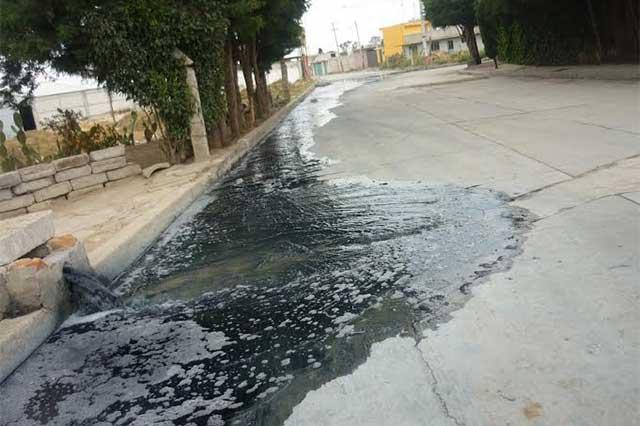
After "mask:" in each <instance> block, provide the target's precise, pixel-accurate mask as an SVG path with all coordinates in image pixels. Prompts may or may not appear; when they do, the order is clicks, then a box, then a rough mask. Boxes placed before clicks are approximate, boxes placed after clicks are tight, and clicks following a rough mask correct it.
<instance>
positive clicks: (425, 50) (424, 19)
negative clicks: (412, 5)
mask: <svg viewBox="0 0 640 426" xmlns="http://www.w3.org/2000/svg"><path fill="white" fill-rule="evenodd" d="M420 21H422V54H423V55H424V64H425V65H427V64H428V63H429V46H428V44H427V12H426V10H425V7H424V3H422V2H420Z"/></svg>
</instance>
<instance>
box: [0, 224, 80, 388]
mask: <svg viewBox="0 0 640 426" xmlns="http://www.w3.org/2000/svg"><path fill="white" fill-rule="evenodd" d="M54 235H55V229H54V224H53V213H52V212H51V211H46V212H39V213H34V214H29V215H24V216H20V217H15V218H12V219H8V220H4V221H0V383H2V381H3V380H4V379H5V378H6V377H7V376H8V375H9V374H11V372H12V371H13V370H14V369H15V368H16V367H18V366H19V365H20V364H21V363H22V362H23V361H24V360H25V359H26V358H27V357H28V356H29V355H30V354H31V353H32V352H33V351H34V350H35V349H36V348H37V347H38V346H39V345H40V344H42V342H43V341H44V340H46V338H47V337H48V336H49V335H50V334H51V333H53V332H54V330H55V329H56V328H57V327H58V325H59V324H61V323H62V321H64V320H65V319H66V318H67V317H68V315H69V314H70V313H71V310H72V301H71V297H70V291H69V290H70V289H69V287H68V284H67V282H66V281H65V279H64V276H63V271H62V268H63V267H64V266H65V265H69V266H71V267H73V268H74V269H76V270H78V271H81V272H90V271H92V269H91V265H90V264H89V259H88V258H87V253H86V250H85V249H84V246H83V244H82V243H81V242H80V241H78V240H77V239H76V238H75V237H73V236H72V235H62V236H54Z"/></svg>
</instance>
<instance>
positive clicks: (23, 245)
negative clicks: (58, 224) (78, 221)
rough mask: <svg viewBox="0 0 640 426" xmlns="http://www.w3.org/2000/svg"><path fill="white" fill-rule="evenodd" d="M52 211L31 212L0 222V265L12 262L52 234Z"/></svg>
mask: <svg viewBox="0 0 640 426" xmlns="http://www.w3.org/2000/svg"><path fill="white" fill-rule="evenodd" d="M53 232H54V225H53V213H52V212H51V211H46V212H39V213H31V214H27V215H23V216H20V217H15V218H12V219H7V220H3V221H2V222H0V266H2V265H6V264H8V263H11V262H13V261H14V260H16V259H18V258H19V257H21V256H24V255H25V254H26V253H29V252H30V251H31V250H33V249H34V248H36V247H38V246H39V245H41V244H44V243H45V242H46V241H47V240H49V238H51V237H52V236H53Z"/></svg>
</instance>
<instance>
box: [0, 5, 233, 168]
mask: <svg viewBox="0 0 640 426" xmlns="http://www.w3.org/2000/svg"><path fill="white" fill-rule="evenodd" d="M219 10H220V7H219V5H218V4H217V3H215V2H211V1H206V0H187V1H177V0H140V1H136V2H123V1H119V0H107V1H97V0H70V1H65V2H51V1H47V0H15V1H12V2H3V13H2V14H0V25H1V26H2V28H3V37H2V41H1V42H0V57H1V58H2V60H1V61H0V72H2V73H3V74H4V78H3V82H2V84H3V87H2V90H3V95H5V96H4V98H5V99H7V100H11V99H10V98H11V97H12V96H13V97H14V95H15V94H16V93H18V92H20V91H21V90H22V87H27V88H30V87H33V85H34V84H35V77H36V76H37V73H38V72H42V70H44V69H45V68H51V69H53V70H55V71H60V72H65V73H70V74H80V75H83V76H86V77H92V78H95V79H97V80H98V82H99V83H101V84H102V85H104V86H106V88H107V89H108V90H109V91H114V92H120V93H123V94H125V95H126V96H127V97H128V98H129V99H131V100H133V101H135V102H136V103H137V104H139V105H140V106H142V107H144V108H147V109H148V110H150V111H151V112H152V113H153V114H154V115H155V116H156V118H157V119H158V121H159V122H161V123H162V124H163V126H160V128H161V130H162V131H163V133H164V136H165V138H163V140H164V141H165V142H166V145H163V147H164V148H165V153H166V154H167V156H168V157H169V158H170V159H171V160H172V161H180V160H182V159H184V158H185V156H186V155H188V148H189V144H187V143H186V142H187V141H188V140H189V121H190V117H191V114H192V112H193V107H194V106H193V100H192V99H191V98H190V94H189V90H188V88H187V86H186V81H185V70H184V67H183V65H182V63H180V61H178V60H177V59H176V58H175V57H174V56H173V52H174V50H175V49H179V50H181V51H183V52H184V53H185V54H186V55H187V56H188V57H190V58H191V59H192V60H193V61H194V68H195V71H196V74H197V76H198V80H199V81H198V83H199V88H200V91H201V96H200V97H201V99H202V107H203V115H204V118H205V123H206V124H207V130H209V129H210V128H212V126H214V125H215V123H216V122H217V118H218V117H219V115H220V114H221V113H223V112H224V110H223V109H222V108H221V105H220V104H221V102H220V99H221V98H222V92H221V81H222V80H221V78H220V76H221V73H222V67H221V65H220V63H219V60H220V58H221V57H222V43H223V42H224V34H225V32H226V26H227V20H226V19H225V17H224V16H223V15H222V14H221V13H220V11H219ZM5 30H9V31H8V32H7V34H6V37H5V34H4V31H5ZM7 71H9V72H7Z"/></svg>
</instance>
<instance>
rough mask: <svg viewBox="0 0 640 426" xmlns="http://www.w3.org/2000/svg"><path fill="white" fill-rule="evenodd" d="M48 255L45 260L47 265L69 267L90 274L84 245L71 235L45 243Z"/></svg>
mask: <svg viewBox="0 0 640 426" xmlns="http://www.w3.org/2000/svg"><path fill="white" fill-rule="evenodd" d="M47 248H48V249H49V250H50V254H49V255H48V256H47V257H46V258H45V261H46V262H47V263H49V264H54V263H60V264H62V265H69V266H70V267H72V268H73V269H75V270H77V271H82V272H92V271H93V269H92V268H91V264H90V263H89V258H88V256H87V251H86V250H85V248H84V244H82V243H81V242H80V241H78V239H77V238H75V237H74V236H73V235H71V234H66V235H60V236H57V237H53V238H51V239H50V240H49V241H47Z"/></svg>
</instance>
